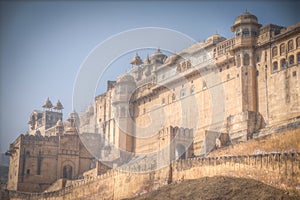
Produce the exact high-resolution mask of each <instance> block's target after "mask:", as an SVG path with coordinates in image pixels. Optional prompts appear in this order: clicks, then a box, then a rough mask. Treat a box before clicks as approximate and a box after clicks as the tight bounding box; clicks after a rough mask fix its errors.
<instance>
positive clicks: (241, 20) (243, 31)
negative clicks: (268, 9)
mask: <svg viewBox="0 0 300 200" xmlns="http://www.w3.org/2000/svg"><path fill="white" fill-rule="evenodd" d="M260 27H261V24H259V23H258V19H257V17H256V16H255V15H253V14H251V13H249V12H248V11H246V12H244V13H243V14H242V15H240V16H238V17H237V18H236V19H235V22H234V25H233V26H231V31H232V32H235V35H236V36H237V37H239V36H242V37H256V36H258V30H259V28H260Z"/></svg>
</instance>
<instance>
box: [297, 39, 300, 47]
mask: <svg viewBox="0 0 300 200" xmlns="http://www.w3.org/2000/svg"><path fill="white" fill-rule="evenodd" d="M296 45H297V48H299V47H300V37H297V39H296Z"/></svg>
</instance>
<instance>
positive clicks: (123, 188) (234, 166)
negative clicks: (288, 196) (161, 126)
mask: <svg viewBox="0 0 300 200" xmlns="http://www.w3.org/2000/svg"><path fill="white" fill-rule="evenodd" d="M299 166H300V152H296V153H295V152H290V153H270V154H259V155H244V156H222V157H210V158H191V159H188V160H178V161H176V162H173V163H172V164H171V165H170V166H168V167H166V168H163V169H161V170H158V171H154V172H150V173H140V174H138V173H130V172H121V171H116V170H111V171H109V172H108V173H105V174H103V175H100V176H97V177H90V178H88V179H84V180H80V181H74V182H73V183H72V184H71V185H69V186H67V187H66V188H63V189H61V190H58V191H53V192H49V193H41V194H28V193H27V194H26V193H21V192H14V191H9V196H10V198H11V199H14V200H17V199H39V200H44V199H45V200H46V199H47V200H52V199H53V200H54V199H55V200H58V199H64V200H66V199H70V200H71V199H122V198H128V197H133V196H136V195H139V194H143V193H146V192H149V191H152V190H156V189H157V188H159V187H161V186H163V185H167V184H168V183H171V182H180V181H182V180H185V179H198V178H202V177H208V176H220V175H221V176H232V177H242V178H251V179H256V180H259V181H261V182H263V183H266V184H268V185H271V186H274V187H276V188H280V189H283V190H287V191H290V192H294V193H298V194H300V192H299V190H297V188H299V187H300V185H299V183H300V168H299Z"/></svg>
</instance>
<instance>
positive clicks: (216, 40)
mask: <svg viewBox="0 0 300 200" xmlns="http://www.w3.org/2000/svg"><path fill="white" fill-rule="evenodd" d="M224 40H226V38H225V37H223V36H221V35H219V34H218V33H216V34H214V35H212V36H210V37H208V38H207V39H206V40H205V43H206V44H217V43H219V42H222V41H224Z"/></svg>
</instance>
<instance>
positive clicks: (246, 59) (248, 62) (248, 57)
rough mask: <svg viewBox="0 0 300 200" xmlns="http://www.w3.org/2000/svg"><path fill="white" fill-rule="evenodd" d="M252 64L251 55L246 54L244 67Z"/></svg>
mask: <svg viewBox="0 0 300 200" xmlns="http://www.w3.org/2000/svg"><path fill="white" fill-rule="evenodd" d="M249 64H250V56H249V54H247V53H246V54H244V61H243V65H244V66H248V65H249Z"/></svg>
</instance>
